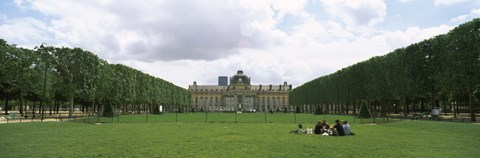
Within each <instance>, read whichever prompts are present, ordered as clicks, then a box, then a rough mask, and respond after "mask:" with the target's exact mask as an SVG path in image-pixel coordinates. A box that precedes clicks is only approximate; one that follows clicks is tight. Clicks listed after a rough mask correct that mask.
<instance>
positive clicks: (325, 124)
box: [320, 119, 330, 133]
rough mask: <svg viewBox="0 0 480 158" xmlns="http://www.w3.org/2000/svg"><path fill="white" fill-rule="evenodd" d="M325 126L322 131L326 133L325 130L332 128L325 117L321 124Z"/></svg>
mask: <svg viewBox="0 0 480 158" xmlns="http://www.w3.org/2000/svg"><path fill="white" fill-rule="evenodd" d="M320 125H321V126H322V127H323V128H322V133H324V132H325V131H327V130H328V129H329V128H330V125H328V123H327V120H325V119H323V120H322V124H320Z"/></svg>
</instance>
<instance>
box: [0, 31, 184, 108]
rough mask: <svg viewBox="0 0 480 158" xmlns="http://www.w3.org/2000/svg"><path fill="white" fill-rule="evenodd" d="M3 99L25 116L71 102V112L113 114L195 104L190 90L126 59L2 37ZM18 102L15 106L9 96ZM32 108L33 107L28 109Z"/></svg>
mask: <svg viewBox="0 0 480 158" xmlns="http://www.w3.org/2000/svg"><path fill="white" fill-rule="evenodd" d="M0 61H2V62H0V96H1V97H2V98H1V99H0V100H3V101H4V110H5V115H7V114H8V110H9V109H11V108H12V107H16V108H18V109H19V112H20V113H21V115H24V114H27V113H33V114H35V112H36V111H39V112H40V113H41V114H42V115H41V116H42V117H43V116H44V115H45V113H46V111H49V114H50V115H51V114H52V112H53V113H55V112H56V113H58V111H59V109H60V108H62V105H64V104H67V105H68V106H67V108H66V109H68V110H69V116H73V113H74V108H81V111H83V112H84V113H86V112H103V113H104V114H106V115H111V114H112V110H113V109H117V110H120V111H121V112H122V113H124V114H127V113H159V112H160V109H159V106H163V107H165V108H167V109H168V110H173V108H175V109H176V108H178V107H182V106H187V105H189V104H190V92H188V91H187V90H186V89H184V88H181V87H178V86H176V85H174V84H172V83H170V82H168V81H165V80H163V79H161V78H158V77H154V76H151V75H149V74H146V73H143V72H141V71H139V70H136V69H133V68H131V67H128V66H125V65H122V64H109V63H108V62H107V61H105V60H103V59H100V58H99V57H98V56H97V55H95V54H94V53H92V52H89V51H86V50H83V49H81V48H67V47H53V46H48V45H46V44H42V45H40V46H37V47H35V48H34V49H25V48H19V47H17V46H16V45H12V44H8V43H7V42H6V41H5V40H3V39H0ZM12 100H14V101H15V104H13V105H9V101H12ZM27 107H30V108H29V110H28V111H27Z"/></svg>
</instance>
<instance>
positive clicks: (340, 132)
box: [333, 120, 345, 136]
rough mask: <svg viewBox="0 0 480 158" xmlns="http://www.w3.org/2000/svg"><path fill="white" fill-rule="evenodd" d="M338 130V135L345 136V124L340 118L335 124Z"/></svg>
mask: <svg viewBox="0 0 480 158" xmlns="http://www.w3.org/2000/svg"><path fill="white" fill-rule="evenodd" d="M333 128H335V130H336V131H337V132H336V134H337V136H345V131H344V130H343V126H342V125H341V124H340V120H335V125H334V126H333Z"/></svg>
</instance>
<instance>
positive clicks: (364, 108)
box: [358, 101, 371, 118]
mask: <svg viewBox="0 0 480 158" xmlns="http://www.w3.org/2000/svg"><path fill="white" fill-rule="evenodd" d="M358 117H359V118H370V117H371V115H370V111H369V110H368V104H367V101H362V105H361V106H360V112H359V114H358Z"/></svg>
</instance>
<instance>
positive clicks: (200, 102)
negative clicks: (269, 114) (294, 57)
mask: <svg viewBox="0 0 480 158" xmlns="http://www.w3.org/2000/svg"><path fill="white" fill-rule="evenodd" d="M219 83H220V77H219ZM188 90H189V91H191V92H192V97H191V98H192V110H196V111H199V110H206V109H208V110H209V111H237V112H256V111H258V112H260V111H284V110H287V111H292V110H293V107H290V105H289V104H288V92H289V91H290V90H292V85H287V82H284V83H283V84H278V85H271V84H270V85H261V84H260V85H251V84H250V77H248V76H247V75H245V74H243V71H242V70H238V71H237V74H235V75H233V76H232V77H230V84H229V85H220V84H219V85H197V82H195V81H194V82H193V85H189V86H188Z"/></svg>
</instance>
